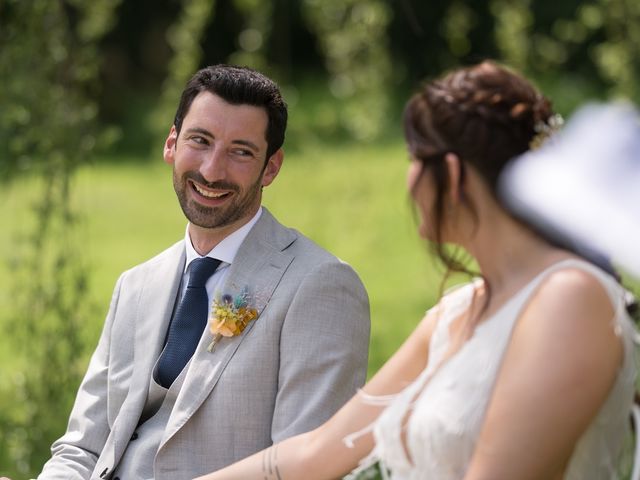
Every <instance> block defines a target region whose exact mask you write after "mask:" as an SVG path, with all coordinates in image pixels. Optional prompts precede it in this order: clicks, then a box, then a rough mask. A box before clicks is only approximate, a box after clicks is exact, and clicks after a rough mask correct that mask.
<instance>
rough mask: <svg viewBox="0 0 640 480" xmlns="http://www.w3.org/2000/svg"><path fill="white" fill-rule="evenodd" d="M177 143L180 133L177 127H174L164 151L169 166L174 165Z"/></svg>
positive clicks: (170, 131)
mask: <svg viewBox="0 0 640 480" xmlns="http://www.w3.org/2000/svg"><path fill="white" fill-rule="evenodd" d="M177 141H178V131H177V130H176V127H175V125H172V126H171V130H169V136H168V137H167V139H166V140H165V142H164V151H163V157H164V161H165V162H167V163H168V164H169V165H173V162H174V161H175V153H176V143H177Z"/></svg>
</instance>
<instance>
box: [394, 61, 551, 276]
mask: <svg viewBox="0 0 640 480" xmlns="http://www.w3.org/2000/svg"><path fill="white" fill-rule="evenodd" d="M553 114H554V113H553V111H552V109H551V103H550V101H549V100H548V99H546V98H545V97H544V96H543V95H542V94H541V93H540V92H539V91H538V90H536V88H535V87H534V86H533V85H532V84H531V83H530V82H529V81H527V80H526V79H525V78H523V77H522V76H520V75H518V74H517V73H515V72H513V71H511V70H509V69H507V68H505V67H503V66H500V65H498V64H496V63H495V62H492V61H484V62H482V63H480V64H477V65H474V66H471V67H466V68H461V69H458V70H454V71H452V72H451V73H449V74H447V75H445V76H444V77H441V78H439V79H437V80H435V81H432V82H429V83H427V84H426V85H425V86H424V87H423V88H422V89H421V90H420V91H419V92H418V93H416V94H415V95H414V96H413V97H412V98H411V99H410V100H409V102H408V103H407V105H406V107H405V111H404V132H405V138H406V142H407V145H408V148H409V152H410V154H411V155H412V157H414V158H415V159H417V160H419V161H420V162H421V163H422V171H423V172H424V171H425V170H426V169H427V168H428V169H429V171H430V172H431V173H432V175H433V176H434V179H435V182H434V183H435V202H434V211H433V217H434V220H435V221H434V224H435V226H434V231H435V242H433V243H432V247H433V248H434V249H435V253H436V255H437V256H438V257H439V258H440V260H442V262H443V263H444V265H445V266H446V267H447V273H450V272H451V271H458V272H465V273H468V274H474V273H473V272H470V271H469V270H468V269H467V267H466V266H465V263H464V262H463V261H461V260H458V259H457V258H456V256H455V254H454V253H451V252H450V251H447V250H446V249H445V248H444V246H443V244H442V223H443V220H444V216H445V194H446V192H447V191H448V190H449V187H450V186H449V185H448V182H449V177H448V175H447V169H446V164H445V161H444V159H445V156H446V155H447V154H448V153H454V154H456V155H457V156H458V157H459V158H460V159H461V169H462V170H461V175H460V183H461V184H463V183H464V181H465V175H464V172H465V169H464V166H465V163H467V164H469V165H471V166H473V168H474V169H475V171H476V172H477V173H478V174H479V175H480V176H481V177H482V178H483V179H484V181H485V182H486V184H487V185H488V186H489V190H490V191H491V192H492V193H493V194H494V196H496V188H497V185H496V184H497V180H498V177H499V176H500V173H501V172H502V169H503V168H504V167H505V165H506V164H507V163H508V162H509V161H510V160H511V159H512V158H514V157H516V156H517V155H520V154H521V153H523V152H525V151H526V150H528V149H529V144H530V143H531V141H532V139H533V138H534V137H535V136H536V133H537V132H536V130H535V126H536V124H539V123H540V122H547V121H548V120H549V118H550V117H551V116H552V115H553ZM461 186H462V185H461ZM461 191H462V192H464V190H463V189H461ZM462 201H463V202H465V204H466V205H467V207H468V208H469V210H470V211H471V212H472V214H473V215H475V216H476V218H477V215H476V210H475V208H474V205H473V204H472V202H471V200H470V199H469V198H466V197H465V196H464V193H463V195H462Z"/></svg>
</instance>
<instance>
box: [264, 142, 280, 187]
mask: <svg viewBox="0 0 640 480" xmlns="http://www.w3.org/2000/svg"><path fill="white" fill-rule="evenodd" d="M283 161H284V151H283V150H282V149H281V148H279V149H278V150H276V152H275V153H274V154H273V155H271V156H270V157H269V160H267V164H266V165H265V167H264V172H263V174H262V186H263V187H266V186H268V185H271V182H273V181H274V180H275V178H276V177H277V176H278V172H280V167H282V162H283Z"/></svg>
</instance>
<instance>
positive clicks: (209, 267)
mask: <svg viewBox="0 0 640 480" xmlns="http://www.w3.org/2000/svg"><path fill="white" fill-rule="evenodd" d="M218 265H220V260H217V259H214V258H210V257H204V258H198V259H196V260H194V261H193V262H191V273H190V274H189V283H188V285H187V286H189V287H204V284H205V283H207V280H209V277H210V276H211V275H213V272H215V271H216V268H218Z"/></svg>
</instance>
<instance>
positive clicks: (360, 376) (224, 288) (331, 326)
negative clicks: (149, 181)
mask: <svg viewBox="0 0 640 480" xmlns="http://www.w3.org/2000/svg"><path fill="white" fill-rule="evenodd" d="M286 121H287V110H286V105H285V104H284V101H283V100H282V98H281V96H280V92H279V90H278V87H277V86H276V85H275V84H274V83H273V82H272V81H271V80H270V79H268V78H266V77H265V76H264V75H262V74H260V73H258V72H255V71H253V70H250V69H247V68H240V67H233V66H226V65H217V66H213V67H208V68H205V69H203V70H200V71H199V72H197V73H196V74H195V75H194V77H193V78H192V79H191V80H190V81H189V83H188V84H187V87H186V89H185V91H184V92H183V94H182V98H181V101H180V105H179V107H178V110H177V113H176V117H175V121H174V124H173V126H172V127H171V130H170V132H169V136H168V137H167V140H166V143H165V146H164V159H165V161H166V162H167V163H169V164H170V165H173V183H174V187H175V191H176V194H177V196H178V200H179V202H180V206H181V207H182V210H183V212H184V214H185V216H186V217H187V219H188V220H189V223H188V225H187V231H186V235H185V239H184V241H181V242H179V243H177V244H175V245H173V246H172V247H170V248H169V249H167V250H166V251H164V252H162V253H161V254H159V255H158V256H156V257H154V258H152V259H151V260H149V261H147V262H145V263H143V264H141V265H139V266H137V267H135V268H133V269H131V270H129V271H127V272H125V273H124V274H123V275H122V276H121V277H120V279H119V280H118V282H117V285H116V287H115V291H114V295H113V299H112V301H111V307H110V310H109V313H108V315H107V318H106V321H105V325H104V330H103V332H102V335H101V337H100V340H99V343H98V346H97V349H96V351H95V353H94V355H93V357H92V359H91V363H90V365H89V368H88V371H87V373H86V376H85V378H84V380H83V381H82V384H81V385H80V389H79V392H78V396H77V398H76V402H75V405H74V407H73V411H72V413H71V417H70V420H69V426H68V429H67V432H66V433H65V435H64V436H63V437H62V438H60V439H59V440H57V441H56V442H55V443H54V444H53V446H52V453H53V455H52V458H51V459H50V460H49V461H48V462H47V463H46V465H45V466H44V469H43V472H42V473H41V475H40V476H39V478H40V479H54V478H56V479H58V478H60V479H81V478H82V479H84V478H92V479H94V478H95V479H97V478H101V479H105V478H111V479H119V478H122V479H149V478H155V479H165V478H166V479H169V478H170V479H183V478H184V479H187V478H193V477H194V476H198V475H202V474H204V473H207V472H211V471H213V470H216V469H218V468H220V467H222V466H225V465H227V464H229V463H232V462H233V461H235V460H238V459H240V458H242V457H245V456H247V455H249V454H251V453H253V452H255V451H258V450H260V449H262V448H264V447H266V446H268V445H270V444H271V443H272V442H276V441H279V440H282V439H283V438H286V437H288V436H291V435H293V434H296V433H298V432H303V431H306V430H309V429H312V428H314V427H316V426H317V425H319V424H321V423H322V422H323V421H324V420H326V419H327V418H328V417H330V416H331V415H332V414H333V413H334V412H335V411H336V410H337V409H338V408H339V407H340V406H341V405H342V404H343V403H344V402H345V401H346V400H347V399H348V398H349V397H351V396H352V395H353V394H354V393H355V391H356V389H357V388H358V387H359V386H360V385H361V384H363V383H364V380H365V371H366V363H367V349H368V342H369V306H368V299H367V296H366V292H365V290H364V288H363V286H362V283H361V282H360V280H359V279H358V277H357V275H356V274H355V273H354V272H353V270H352V269H351V268H350V267H349V266H347V265H346V264H344V263H342V262H341V261H339V260H338V259H336V258H335V257H333V256H332V255H330V254H329V253H327V252H325V251H324V250H322V249H321V248H319V247H318V246H317V245H315V244H314V243H312V242H311V241H310V240H309V239H307V238H305V237H304V236H302V235H301V234H300V233H298V232H296V231H294V230H291V229H288V228H285V227H283V226H282V225H280V224H279V223H278V222H277V221H276V220H275V219H274V217H273V216H272V215H271V214H270V213H269V212H268V211H267V210H266V209H265V208H263V207H261V199H262V189H263V187H266V186H268V185H270V184H271V183H272V182H273V180H274V179H275V178H276V176H277V175H278V172H279V170H280V167H281V165H282V161H283V151H282V148H281V147H282V143H283V141H284V131H285V127H286ZM201 257H210V258H209V259H208V260H207V259H202V258H201ZM213 259H215V260H213ZM207 269H208V270H209V271H207ZM211 271H214V273H211ZM203 272H204V273H203ZM209 275H211V276H210V277H209ZM196 277H197V278H196ZM207 277H208V279H207ZM194 292H195V293H194ZM212 302H213V307H214V308H213V309H212ZM196 305H197V307H196ZM212 310H213V311H214V313H215V314H214V315H212V316H211V317H212V318H210V319H209V322H210V323H211V325H212V326H213V328H218V330H215V331H214V333H220V332H223V333H224V334H225V335H229V334H232V333H233V334H235V335H234V336H229V337H227V336H223V335H217V334H216V335H214V334H213V333H212V331H210V325H207V316H208V314H209V312H211V311H212ZM221 312H227V313H226V314H224V315H223V313H221ZM247 312H250V314H248V313H247ZM251 312H253V313H251ZM225 315H226V316H225ZM252 317H256V318H252ZM185 319H186V320H185ZM226 320H228V321H230V322H231V328H230V330H229V329H227V331H223V329H221V328H220V322H221V321H226ZM234 322H235V323H234ZM244 322H246V328H244V327H245V324H244ZM240 323H242V325H240ZM242 328H244V331H241V330H242ZM208 347H209V348H208Z"/></svg>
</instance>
